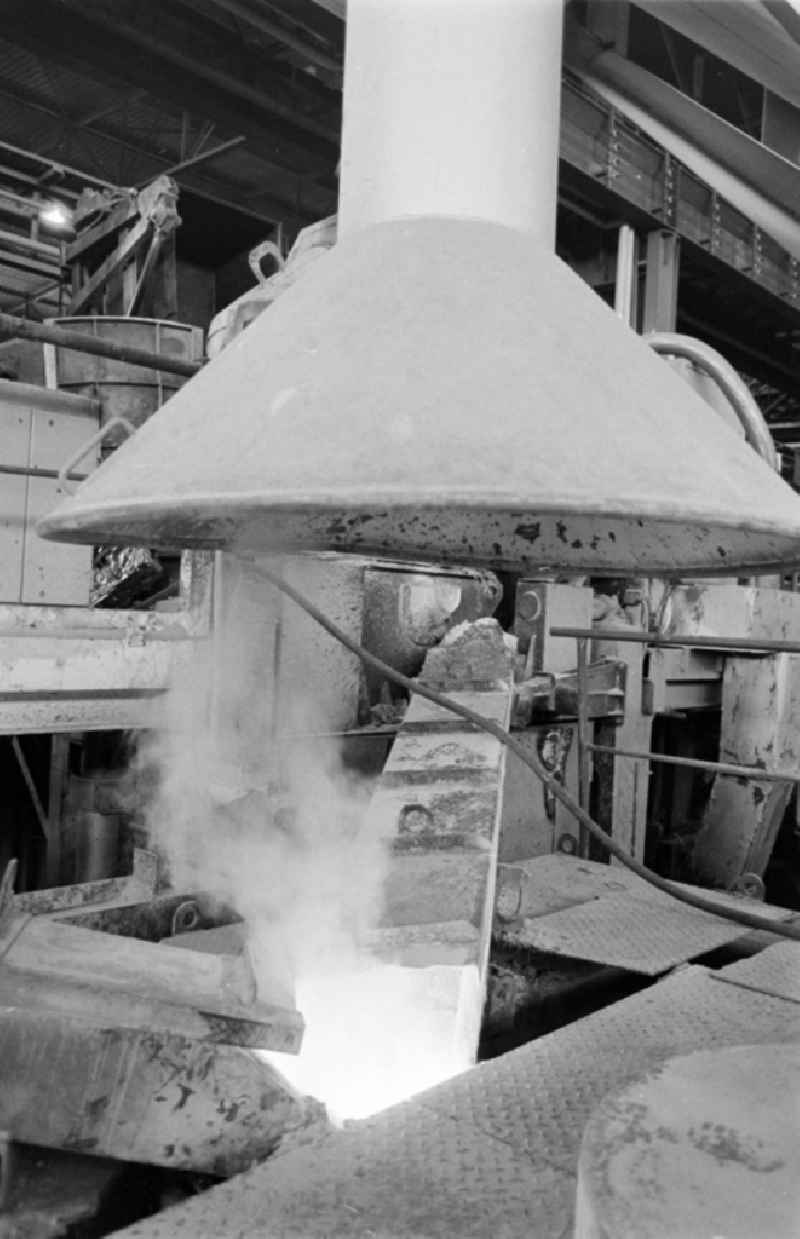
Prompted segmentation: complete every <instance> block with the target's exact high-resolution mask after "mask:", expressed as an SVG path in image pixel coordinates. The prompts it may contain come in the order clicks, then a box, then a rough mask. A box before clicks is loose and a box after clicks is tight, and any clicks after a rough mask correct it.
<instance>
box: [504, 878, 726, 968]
mask: <svg viewBox="0 0 800 1239" xmlns="http://www.w3.org/2000/svg"><path fill="white" fill-rule="evenodd" d="M744 932H745V930H743V928H742V926H741V925H735V924H734V923H733V922H732V921H725V920H722V918H721V917H718V916H712V915H711V914H710V913H708V912H701V911H700V910H699V909H697V908H690V907H688V906H686V905H685V904H680V903H677V902H676V901H674V900H673V901H670V902H668V903H667V902H665V903H657V902H655V901H646V900H644V899H636V898H633V897H632V896H631V895H629V894H622V895H608V896H605V897H603V898H601V899H591V900H589V901H588V902H587V903H580V904H577V905H576V906H575V907H572V908H563V909H562V910H561V911H559V912H553V913H551V914H550V915H549V916H538V917H536V918H534V919H526V920H525V921H523V923H522V924H521V925H520V926H519V928H516V927H514V928H513V929H507V930H505V931H504V934H503V939H504V942H507V943H512V944H513V943H517V944H519V945H520V946H525V947H532V948H533V949H534V950H537V951H546V952H548V953H549V954H551V955H565V956H568V957H569V958H570V959H583V960H588V961H591V962H594V963H598V964H606V965H608V966H610V967H614V968H625V969H627V970H628V971H629V972H641V973H644V974H645V975H646V976H657V975H658V974H659V973H661V972H667V971H668V970H669V969H670V968H674V967H675V965H676V964H682V963H685V962H686V960H689V959H692V958H694V957H696V956H698V955H703V954H705V952H706V951H711V950H713V949H714V948H715V947H718V946H722V945H723V943H725V942H731V941H733V940H734V939H735V938H741V936H742V934H743V933H744Z"/></svg>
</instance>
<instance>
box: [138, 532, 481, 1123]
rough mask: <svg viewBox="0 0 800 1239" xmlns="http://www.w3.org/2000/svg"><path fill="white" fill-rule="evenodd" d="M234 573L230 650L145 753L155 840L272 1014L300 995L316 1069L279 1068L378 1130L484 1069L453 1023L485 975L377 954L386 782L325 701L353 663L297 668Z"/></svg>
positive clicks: (275, 621) (294, 620)
mask: <svg viewBox="0 0 800 1239" xmlns="http://www.w3.org/2000/svg"><path fill="white" fill-rule="evenodd" d="M222 569H223V570H222V572H221V573H218V588H219V589H220V597H219V599H218V602H217V607H216V625H215V632H214V637H213V641H212V642H210V643H208V644H198V645H197V646H196V647H195V649H194V651H193V655H192V658H191V661H190V662H188V663H187V664H185V665H183V666H181V667H178V668H176V672H175V675H174V680H173V684H172V687H171V690H170V692H169V693H168V695H167V696H166V698H165V702H164V714H163V719H162V725H161V727H160V728H159V730H158V731H157V732H156V733H155V734H154V735H153V737H152V740H151V742H150V743H149V744H148V745H147V746H145V747H144V748H143V749H142V751H141V753H140V760H141V761H144V762H147V763H148V764H149V765H150V767H151V769H153V768H154V769H155V770H156V771H157V778H156V780H155V790H154V794H153V796H152V799H151V803H150V805H149V806H148V818H149V825H150V838H151V841H152V843H153V844H154V845H155V846H156V847H157V848H159V849H160V851H161V852H162V854H163V855H164V856H165V858H166V860H167V863H168V868H169V876H170V880H171V884H172V885H173V886H174V887H175V888H176V889H178V890H186V891H204V892H208V893H209V894H211V895H212V896H214V897H215V898H216V899H218V900H219V901H221V902H222V903H225V904H229V905H231V906H232V907H233V908H234V909H235V910H236V911H237V912H238V913H239V914H240V916H241V917H242V918H243V919H244V922H245V925H246V932H247V938H248V950H249V953H250V957H251V961H252V963H253V967H254V970H255V974H256V979H257V985H258V997H259V999H260V1000H262V1001H265V1002H281V1001H284V1002H285V1001H286V1000H287V997H288V998H292V997H293V999H294V1002H295V1003H296V1005H297V1007H298V1009H299V1010H300V1011H301V1012H302V1014H303V1016H304V1018H305V1021H306V1033H305V1039H304V1045H303V1049H302V1051H301V1054H300V1056H299V1058H293V1057H292V1056H288V1055H283V1054H269V1055H268V1056H267V1057H268V1058H269V1061H270V1062H271V1063H272V1064H273V1065H274V1066H275V1067H277V1069H278V1070H280V1071H281V1072H282V1073H283V1074H284V1075H285V1077H286V1078H287V1080H288V1081H289V1082H290V1083H291V1084H293V1085H294V1086H295V1087H296V1088H298V1089H299V1090H300V1091H301V1092H304V1093H309V1094H311V1095H313V1096H315V1097H316V1098H318V1099H319V1100H321V1101H323V1102H324V1103H325V1104H326V1105H327V1106H328V1108H329V1112H330V1114H331V1117H332V1118H333V1119H334V1120H340V1119H345V1118H354V1117H361V1116H363V1115H366V1114H369V1113H374V1112H375V1111H377V1110H379V1109H382V1108H384V1107H385V1106H387V1105H390V1104H392V1103H393V1102H395V1101H399V1100H402V1099H404V1098H405V1097H408V1096H409V1095H411V1094H413V1093H414V1092H417V1091H419V1090H420V1089H421V1088H424V1087H426V1086H428V1085H432V1084H435V1083H437V1082H438V1081H439V1080H441V1079H443V1078H445V1077H447V1076H449V1075H452V1074H453V1073H454V1072H455V1071H457V1070H460V1069H461V1068H463V1067H465V1066H467V1065H468V1062H469V1050H468V1049H466V1048H465V1045H464V1041H465V1038H464V1037H463V1036H462V1030H460V1029H455V1030H454V1028H453V1018H452V1013H453V1010H454V1009H455V1008H458V1007H460V1006H462V1005H464V1003H463V1002H462V1001H460V999H461V998H462V997H463V995H462V994H461V991H463V989H464V987H465V986H466V987H467V988H469V987H473V988H474V986H476V985H477V975H476V976H475V977H473V976H472V974H471V973H470V972H468V971H466V972H465V970H462V969H455V968H446V967H429V968H413V969H412V968H403V967H400V966H397V965H395V964H392V963H391V962H387V961H386V960H385V959H381V960H379V959H376V958H375V957H373V956H372V955H371V954H370V953H369V951H367V950H366V949H365V947H364V945H363V944H364V942H365V940H366V939H367V937H368V936H369V934H370V932H371V931H373V930H374V929H375V927H376V926H377V925H378V923H379V919H380V914H381V910H382V891H383V885H384V879H385V875H386V872H387V864H388V857H389V851H388V841H387V839H386V838H384V837H382V835H381V833H380V831H381V830H382V829H384V828H383V827H379V826H377V825H376V819H375V816H374V815H373V816H372V817H371V816H370V814H369V812H368V805H369V799H370V795H371V792H372V790H373V786H374V784H373V782H372V781H370V780H367V779H365V778H364V777H363V776H362V777H359V776H357V775H355V774H353V773H352V772H351V771H348V770H346V769H345V767H344V765H343V762H342V753H341V749H340V743H339V741H338V740H336V739H332V738H325V736H324V733H326V732H330V731H331V730H334V729H335V728H336V726H338V725H340V724H341V704H340V705H339V707H338V709H337V706H336V705H335V703H333V702H332V701H328V702H325V700H324V698H323V697H321V696H320V694H319V693H318V692H316V691H315V687H316V685H318V684H319V683H320V682H323V681H324V679H325V671H326V663H327V660H329V659H333V658H334V657H338V658H341V650H339V649H332V648H331V647H330V646H329V644H328V642H327V641H326V640H320V639H317V640H316V641H315V642H314V643H313V644H311V643H309V645H308V650H307V654H308V657H307V658H304V659H297V658H295V659H289V658H287V659H284V660H281V659H280V657H279V651H278V650H277V649H276V643H277V644H278V646H279V645H280V642H281V633H282V632H283V633H284V634H285V631H286V625H287V623H289V624H292V625H293V626H294V630H296V626H297V624H298V622H299V620H298V617H297V616H296V615H291V614H289V615H288V616H287V613H286V604H282V602H281V599H280V597H279V596H278V595H277V594H276V593H275V592H274V590H272V588H271V587H269V586H267V585H266V583H265V582H263V581H262V582H261V584H260V585H259V584H258V582H257V578H256V577H254V576H253V575H252V574H249V573H248V571H247V569H246V566H245V565H244V564H243V563H242V562H239V561H235V560H234V559H233V557H225V563H223V565H222ZM343 571H345V572H346V571H347V569H343ZM339 585H340V586H341V585H342V582H339ZM295 635H296V632H295ZM315 636H316V634H315ZM279 666H280V667H281V671H280V673H278V672H277V668H278V667H279ZM356 674H357V672H356ZM287 677H288V680H289V682H288V683H287ZM328 679H330V676H328ZM331 714H336V715H337V717H336V718H333V719H331V718H330V717H329V716H330V715H331ZM326 716H328V717H326ZM287 736H288V737H289V739H287ZM466 1005H467V1006H472V1007H474V1005H475V1004H474V1001H473V1002H471V1003H467V1004H466ZM472 1036H473V1034H472V1032H471V1031H470V1032H469V1033H468V1034H467V1036H466V1042H469V1041H470V1040H471V1039H472Z"/></svg>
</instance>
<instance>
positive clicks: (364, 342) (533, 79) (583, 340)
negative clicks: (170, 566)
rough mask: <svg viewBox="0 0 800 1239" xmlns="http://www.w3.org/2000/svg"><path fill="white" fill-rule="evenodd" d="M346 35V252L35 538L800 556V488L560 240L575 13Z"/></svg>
mask: <svg viewBox="0 0 800 1239" xmlns="http://www.w3.org/2000/svg"><path fill="white" fill-rule="evenodd" d="M347 39H348V42H347V60H346V72H345V96H344V132H343V152H342V185H341V200H340V213H339V225H340V227H339V235H340V240H339V242H338V243H337V245H336V246H335V247H334V249H333V250H332V251H331V252H330V253H329V254H327V255H325V256H324V257H322V258H321V259H319V261H318V262H316V263H315V264H314V266H312V267H311V268H309V269H308V270H307V272H306V273H305V274H304V275H303V277H302V278H301V279H300V280H298V282H297V283H296V284H295V285H294V286H293V287H292V288H290V289H289V290H288V291H287V292H285V293H284V294H283V295H282V296H281V297H280V299H279V300H278V301H277V302H276V303H275V304H274V305H273V306H271V307H270V308H269V309H268V310H267V311H265V312H264V313H263V314H262V315H261V316H260V317H259V318H258V319H257V320H256V321H255V322H254V323H253V324H252V325H251V326H249V327H248V328H247V330H246V331H245V332H244V333H243V334H242V335H241V337H240V338H239V339H238V340H237V341H236V342H235V343H234V344H233V345H231V346H230V347H229V348H228V349H226V350H225V352H224V353H223V354H222V355H221V356H219V357H218V358H217V359H215V360H214V362H213V363H212V364H210V365H208V366H207V367H206V368H205V369H204V370H203V371H201V372H200V373H199V374H198V375H196V376H195V377H194V378H192V379H191V380H190V381H189V382H188V383H187V384H186V385H185V386H184V387H183V388H182V389H181V391H180V392H178V393H177V395H175V396H174V397H173V398H172V399H171V400H170V401H169V403H168V405H167V406H166V407H165V408H163V409H161V410H160V411H159V412H158V413H156V414H155V416H154V417H153V418H152V419H151V420H150V421H149V422H148V423H147V424H146V425H145V426H143V427H142V428H141V429H140V430H138V431H137V432H136V434H135V436H134V437H133V438H132V439H131V440H130V441H129V442H128V443H126V444H125V445H124V446H123V447H122V448H121V449H119V450H118V451H117V452H116V453H115V454H114V455H113V457H111V458H110V459H109V460H108V461H107V462H106V463H105V464H104V465H103V466H102V467H101V468H100V469H99V470H98V471H97V472H96V473H95V474H93V475H92V476H91V477H90V478H89V479H88V481H86V482H85V483H84V484H83V485H82V486H81V488H80V490H79V491H78V493H77V494H76V495H75V496H74V497H72V498H69V499H68V500H67V501H66V502H65V503H63V504H62V505H61V506H60V507H59V508H58V509H57V510H56V511H55V512H54V513H53V514H52V515H50V516H48V517H47V518H46V519H45V520H44V521H43V522H42V523H41V525H40V527H39V529H40V532H41V533H42V534H43V535H44V536H45V537H49V538H56V539H61V540H65V541H79V542H111V543H116V544H125V543H129V544H144V545H148V546H153V547H159V546H170V547H171V546H174V545H175V544H176V543H178V544H181V545H185V546H187V547H226V548H236V549H262V550H273V549H274V550H286V551H317V550H334V551H346V552H356V553H358V554H361V555H364V554H366V555H391V556H394V557H396V558H407V559H413V560H418V559H421V558H423V559H434V560H439V561H442V560H451V561H455V562H457V563H460V564H491V565H492V566H494V567H497V568H508V569H515V570H518V571H523V572H540V571H560V572H570V573H584V572H587V573H588V572H591V573H594V574H599V575H604V574H605V575H609V574H617V573H620V574H647V573H657V574H660V575H670V574H678V573H687V572H702V573H704V574H707V573H713V572H718V573H721V574H725V575H731V574H733V573H735V572H757V571H767V570H774V569H776V568H777V567H779V566H784V565H786V566H788V565H794V564H800V498H798V497H797V495H795V494H794V492H793V491H792V490H791V489H790V488H789V487H788V486H787V485H786V484H785V483H784V482H783V481H782V480H781V479H780V477H779V476H777V474H776V473H774V472H773V471H772V470H771V469H770V468H769V467H768V466H767V465H766V464H765V463H764V462H763V461H762V460H760V459H759V458H758V456H757V455H756V454H755V452H753V451H752V450H751V448H749V447H748V446H747V445H746V444H745V443H743V442H742V441H741V440H740V439H739V438H738V437H737V436H736V435H735V434H734V433H733V432H732V431H731V429H729V428H728V427H727V426H726V425H725V423H724V422H723V421H722V420H721V419H720V418H719V417H717V416H716V415H715V414H714V413H713V412H712V411H711V410H710V409H709V407H708V405H707V404H706V403H705V402H704V401H703V400H701V399H700V398H699V397H698V396H696V395H695V394H694V393H693V392H692V391H691V390H690V389H689V388H688V386H687V385H686V384H685V382H684V381H683V380H682V379H681V378H680V377H679V376H678V375H676V374H675V373H673V372H672V370H671V369H670V368H669V366H668V365H666V364H665V363H664V361H662V360H661V359H659V358H658V357H657V356H655V355H654V354H653V353H652V352H651V350H650V349H649V348H648V346H647V345H646V344H645V343H644V342H643V341H642V340H641V339H639V338H638V337H637V336H636V335H635V333H633V332H632V331H631V330H630V329H629V328H628V327H627V326H626V325H625V324H624V323H623V322H622V321H621V320H620V319H618V318H617V317H616V316H615V315H614V314H613V313H612V311H611V310H609V309H608V307H607V306H606V305H605V304H604V303H603V302H602V301H601V299H600V298H599V297H597V296H596V295H595V293H594V292H592V291H591V290H590V289H589V288H588V287H587V286H586V285H585V284H584V283H583V282H582V281H581V280H580V279H579V277H578V276H577V275H575V274H574V272H572V271H571V270H570V268H569V267H567V266H566V265H565V264H564V263H562V262H561V261H560V260H559V259H557V258H556V257H555V255H554V253H553V252H552V234H553V229H554V223H555V183H556V169H557V155H558V84H559V80H560V66H561V8H560V5H558V4H555V5H554V4H553V3H552V0H495V2H494V3H488V2H484V0H480V2H476V3H473V4H465V5H458V6H455V5H452V4H450V3H444V2H440V0H430V2H428V3H425V4H423V3H419V2H416V0H415V2H414V3H408V0H381V2H380V3H378V2H377V0H358V2H356V3H353V4H352V5H351V6H349V10H348V35H347Z"/></svg>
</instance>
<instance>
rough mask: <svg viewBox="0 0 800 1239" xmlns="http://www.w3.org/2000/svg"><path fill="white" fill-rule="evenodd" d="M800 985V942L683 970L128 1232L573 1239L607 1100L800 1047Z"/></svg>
mask: <svg viewBox="0 0 800 1239" xmlns="http://www.w3.org/2000/svg"><path fill="white" fill-rule="evenodd" d="M787 948H788V949H787ZM798 976H800V946H796V945H795V944H794V943H781V944H779V945H777V946H775V947H770V948H768V949H767V950H766V951H764V952H762V953H761V954H760V955H758V956H756V957H754V958H753V959H751V960H747V961H742V962H741V963H737V964H735V965H733V966H732V967H731V968H729V969H725V970H723V971H722V972H720V973H711V972H709V971H708V970H707V969H705V968H698V967H684V968H682V969H681V970H679V971H678V972H675V973H672V974H671V975H670V976H668V977H666V978H665V979H664V980H662V981H660V982H658V983H657V984H655V985H653V986H652V987H651V988H649V989H647V990H645V991H643V992H642V993H639V994H637V995H635V996H634V997H632V998H627V999H625V1000H624V1001H622V1002H619V1003H616V1004H615V1005H613V1006H610V1007H606V1008H605V1009H604V1010H602V1011H598V1012H596V1013H595V1014H594V1015H591V1016H589V1017H587V1018H586V1019H583V1020H579V1021H577V1022H576V1023H574V1024H571V1025H568V1026H567V1027H566V1028H563V1029H560V1030H559V1031H557V1032H555V1033H551V1034H550V1035H548V1036H546V1037H542V1038H540V1039H539V1040H537V1041H533V1042H531V1043H530V1044H528V1045H525V1046H523V1047H522V1048H520V1049H518V1050H515V1051H514V1052H512V1053H510V1054H507V1055H505V1056H503V1057H502V1058H499V1059H495V1060H494V1061H492V1062H489V1063H486V1064H483V1065H481V1066H478V1067H475V1068H474V1069H472V1070H471V1071H468V1072H466V1073H465V1074H464V1075H461V1076H458V1077H456V1078H455V1079H453V1080H450V1081H447V1082H446V1083H444V1084H442V1085H439V1086H438V1087H436V1088H434V1089H431V1090H429V1091H428V1092H426V1093H423V1094H421V1095H420V1096H419V1097H417V1098H415V1099H413V1100H412V1101H409V1102H405V1103H404V1104H403V1105H400V1106H396V1107H394V1108H392V1109H391V1110H387V1111H385V1112H384V1113H383V1114H381V1115H378V1116H376V1117H375V1118H373V1119H368V1120H366V1121H364V1122H361V1123H355V1124H351V1125H349V1126H348V1127H347V1128H346V1129H345V1130H344V1131H343V1132H340V1133H337V1134H334V1135H332V1136H327V1137H324V1138H318V1139H316V1140H314V1139H312V1141H311V1142H310V1143H308V1144H305V1145H304V1144H302V1143H299V1142H297V1143H295V1144H294V1145H293V1146H287V1147H286V1148H285V1151H282V1152H279V1153H278V1154H276V1155H275V1156H273V1157H272V1158H271V1159H270V1160H269V1161H267V1162H265V1163H263V1164H262V1165H260V1166H258V1167H256V1168H254V1169H253V1170H251V1171H249V1172H247V1173H246V1174H243V1175H240V1176H238V1177H237V1178H235V1179H231V1180H229V1181H228V1182H227V1183H224V1184H221V1185H220V1186H219V1187H216V1188H214V1189H212V1190H211V1191H210V1192H207V1193H206V1194H205V1195H203V1196H198V1197H196V1198H195V1199H193V1200H192V1201H189V1202H187V1203H186V1204H183V1205H180V1206H177V1207H175V1208H173V1209H170V1210H167V1211H166V1212H164V1213H161V1214H159V1215H157V1216H156V1217H153V1218H150V1219H148V1220H147V1221H145V1222H141V1223H139V1224H137V1225H136V1226H133V1227H130V1228H129V1229H127V1230H125V1231H123V1232H119V1233H120V1234H121V1235H124V1236H125V1237H126V1239H186V1236H189V1235H191V1236H192V1239H225V1237H226V1236H230V1237H231V1239H234V1237H235V1239H255V1237H256V1236H258V1237H259V1239H338V1237H339V1236H341V1237H344V1236H348V1237H358V1236H361V1237H363V1239H423V1237H424V1239H457V1237H458V1239H460V1237H461V1236H465V1237H467V1239H516V1237H517V1236H519V1237H520V1239H522V1237H523V1236H525V1237H526V1239H527V1237H528V1236H530V1235H536V1236H537V1239H568V1237H569V1236H571V1235H572V1225H573V1199H574V1193H575V1175H576V1163H577V1154H578V1148H579V1145H580V1140H581V1136H582V1133H583V1129H584V1126H585V1124H586V1122H587V1119H588V1118H589V1115H590V1114H591V1112H592V1110H593V1109H594V1107H595V1106H596V1105H597V1103H598V1102H599V1101H600V1100H601V1099H602V1097H603V1096H604V1095H605V1094H606V1093H607V1092H608V1091H609V1090H612V1089H617V1088H621V1087H623V1086H624V1085H625V1084H627V1083H629V1082H631V1081H633V1080H635V1079H636V1078H637V1077H638V1076H639V1075H641V1074H643V1073H644V1072H645V1071H647V1070H648V1069H650V1068H651V1067H654V1066H656V1065H657V1064H658V1063H660V1062H662V1061H663V1060H664V1059H666V1058H669V1057H671V1056H673V1055H675V1054H686V1053H691V1052H692V1051H693V1050H698V1049H713V1048H716V1047H723V1046H729V1045H737V1044H748V1043H749V1044H754V1043H756V1044H768V1043H770V1042H787V1041H792V1042H800V1002H798V993H799V992H800V984H798ZM787 978H788V979H787ZM770 986H772V991H770ZM756 990H757V991H758V992H755V991H756ZM773 991H778V992H773ZM784 991H786V992H785V994H784Z"/></svg>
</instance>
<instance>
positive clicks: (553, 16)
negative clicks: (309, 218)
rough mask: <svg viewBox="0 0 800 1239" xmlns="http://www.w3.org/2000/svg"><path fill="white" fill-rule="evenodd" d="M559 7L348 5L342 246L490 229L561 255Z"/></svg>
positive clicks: (406, 2)
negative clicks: (471, 224) (369, 234)
mask: <svg viewBox="0 0 800 1239" xmlns="http://www.w3.org/2000/svg"><path fill="white" fill-rule="evenodd" d="M562 26H563V5H562V0H348V5H347V44H346V54H345V74H344V102H343V113H344V120H343V129H342V164H341V185H340V193H339V235H340V236H344V235H345V234H347V233H348V232H350V231H352V230H355V229H357V228H361V227H363V226H365V225H368V224H374V223H378V222H381V221H383V220H388V219H398V218H401V217H408V216H420V215H439V216H442V215H446V216H457V217H461V218H464V217H466V218H471V219H484V220H491V221H493V222H495V223H500V224H507V225H509V226H511V227H513V228H517V229H520V230H521V231H523V232H527V233H532V234H533V235H534V236H535V237H537V239H539V240H541V241H543V242H544V243H545V244H546V245H547V246H548V247H549V248H551V249H552V248H553V247H554V242H555V226H556V195H557V180H558V148H559V112H560V101H561V52H562Z"/></svg>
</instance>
